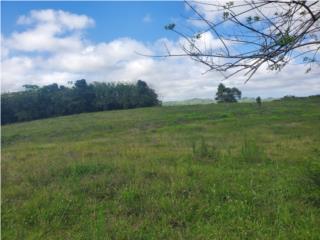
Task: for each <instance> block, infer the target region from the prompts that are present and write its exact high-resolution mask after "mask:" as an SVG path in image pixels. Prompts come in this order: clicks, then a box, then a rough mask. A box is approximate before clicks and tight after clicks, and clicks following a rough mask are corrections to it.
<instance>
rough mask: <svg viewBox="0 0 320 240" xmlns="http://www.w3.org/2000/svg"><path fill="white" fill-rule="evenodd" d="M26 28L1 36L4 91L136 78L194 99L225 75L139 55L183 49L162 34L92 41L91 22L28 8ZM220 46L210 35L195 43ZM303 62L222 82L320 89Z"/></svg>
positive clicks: (249, 90)
mask: <svg viewBox="0 0 320 240" xmlns="http://www.w3.org/2000/svg"><path fill="white" fill-rule="evenodd" d="M18 23H19V24H23V25H26V26H28V28H26V29H25V30H24V31H21V32H14V33H12V34H11V35H10V36H1V43H2V44H1V47H2V56H1V63H2V76H1V78H2V80H1V84H2V91H16V90H19V89H21V87H22V85H24V84H37V85H46V84H50V83H53V82H56V83H58V84H63V85H66V84H67V82H68V81H74V80H77V79H81V78H85V79H87V80H88V82H93V81H101V82H116V81H121V82H134V81H137V80H138V79H142V80H145V81H146V82H147V83H148V84H149V85H150V86H151V87H153V88H155V89H156V91H157V92H158V94H159V96H160V97H161V99H162V100H165V101H166V100H179V99H188V98H194V97H202V98H208V97H209V98H213V97H214V94H215V92H216V88H217V86H218V84H219V83H220V82H221V80H222V79H223V77H222V76H221V75H220V74H219V73H217V72H208V73H207V74H203V73H204V72H205V71H206V70H207V68H206V67H205V66H204V65H202V64H200V63H196V62H194V61H192V60H191V59H190V58H184V57H182V58H179V57H176V58H151V57H144V56H141V55H139V54H137V53H143V54H149V55H154V54H163V53H165V52H166V48H165V47H164V45H166V46H167V47H168V48H169V49H170V51H171V53H181V51H182V50H181V44H183V43H184V42H183V40H182V39H178V40H177V41H170V40H168V39H166V38H163V39H159V40H157V41H155V42H153V43H148V44H147V43H143V42H140V41H137V40H135V39H132V38H119V39H114V40H112V41H109V42H99V43H92V42H91V41H90V40H89V39H87V38H85V37H84V36H85V30H86V29H87V28H89V27H92V26H93V24H94V20H93V19H91V18H90V17H87V16H84V15H77V14H73V13H68V12H64V11H55V10H39V11H32V12H31V13H30V14H28V15H26V16H22V17H20V18H19V19H18ZM203 43H205V45H206V46H210V47H217V48H218V47H219V45H218V43H217V40H216V39H215V38H214V37H213V36H212V35H211V34H210V33H206V34H205V35H203V36H202V37H201V38H200V39H199V42H198V43H197V44H199V46H203ZM304 71H305V67H304V66H302V65H296V66H288V67H287V68H285V69H284V70H283V71H282V72H280V73H275V72H269V71H267V70H265V68H264V69H262V70H261V71H259V72H257V74H256V75H255V76H254V78H253V79H252V80H250V81H249V82H248V83H247V84H244V81H245V78H244V77H241V76H240V77H237V78H233V79H230V80H225V81H223V82H224V83H225V84H226V85H228V86H235V87H238V88H240V90H242V91H243V95H244V96H252V97H256V96H257V95H260V96H262V97H269V96H276V97H278V96H283V95H288V94H294V95H297V96H301V95H309V94H316V93H319V92H320V84H319V80H318V76H319V75H320V70H319V69H318V68H315V69H313V70H312V71H311V72H310V73H309V74H304Z"/></svg>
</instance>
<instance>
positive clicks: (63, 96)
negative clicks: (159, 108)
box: [1, 79, 160, 124]
mask: <svg viewBox="0 0 320 240" xmlns="http://www.w3.org/2000/svg"><path fill="white" fill-rule="evenodd" d="M24 87H25V91H21V92H14V93H6V94H2V95H1V115H2V118H1V123H2V124H7V123H14V122H22V121H29V120H34V119H41V118H48V117H54V116H62V115H70V114H75V113H83V112H96V111H104V110H114V109H128V108H137V107H151V106H156V105H159V104H160V102H159V100H158V96H157V94H156V93H155V92H154V90H153V89H151V88H149V87H148V85H147V84H146V83H145V82H144V81H141V80H139V81H138V82H137V83H136V84H123V83H118V84H114V83H99V82H95V83H93V84H87V82H86V80H84V79H82V80H78V81H76V82H75V84H74V86H73V87H72V88H67V87H65V86H58V84H56V83H54V84H51V85H47V86H44V87H38V86H36V85H24Z"/></svg>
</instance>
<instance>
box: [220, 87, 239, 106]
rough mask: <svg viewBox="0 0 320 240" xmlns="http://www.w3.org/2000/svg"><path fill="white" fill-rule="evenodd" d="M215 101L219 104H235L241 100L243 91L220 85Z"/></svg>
mask: <svg viewBox="0 0 320 240" xmlns="http://www.w3.org/2000/svg"><path fill="white" fill-rule="evenodd" d="M215 99H216V100H217V102H218V103H223V102H226V103H234V102H237V101H238V100H240V99H241V91H240V90H239V89H237V88H228V87H226V86H225V85H223V84H222V83H220V84H219V86H218V91H217V93H216V98H215Z"/></svg>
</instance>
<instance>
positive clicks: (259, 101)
mask: <svg viewBox="0 0 320 240" xmlns="http://www.w3.org/2000/svg"><path fill="white" fill-rule="evenodd" d="M256 102H257V104H258V106H259V107H260V106H261V104H262V101H261V97H257V98H256Z"/></svg>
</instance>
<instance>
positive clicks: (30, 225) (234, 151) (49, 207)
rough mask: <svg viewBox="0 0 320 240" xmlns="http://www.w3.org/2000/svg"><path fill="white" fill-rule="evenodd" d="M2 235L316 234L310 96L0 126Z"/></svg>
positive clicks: (314, 115) (314, 108)
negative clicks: (258, 104) (257, 103)
mask: <svg viewBox="0 0 320 240" xmlns="http://www.w3.org/2000/svg"><path fill="white" fill-rule="evenodd" d="M1 155H2V216H1V220H2V239H19V240H20V239H319V237H320V228H319V226H320V208H319V207H320V165H319V162H320V98H312V99H299V100H290V101H274V102H269V103H265V104H263V105H262V107H261V108H259V107H258V106H257V105H256V104H253V103H242V104H229V105H228V104H211V105H198V106H179V107H156V108H145V109H135V110H123V111H110V112H99V113H90V114H80V115H74V116H67V117H59V118H52V119H46V120H40V121H33V122H27V123H19V124H12V125H7V126H3V127H2V154H1Z"/></svg>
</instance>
